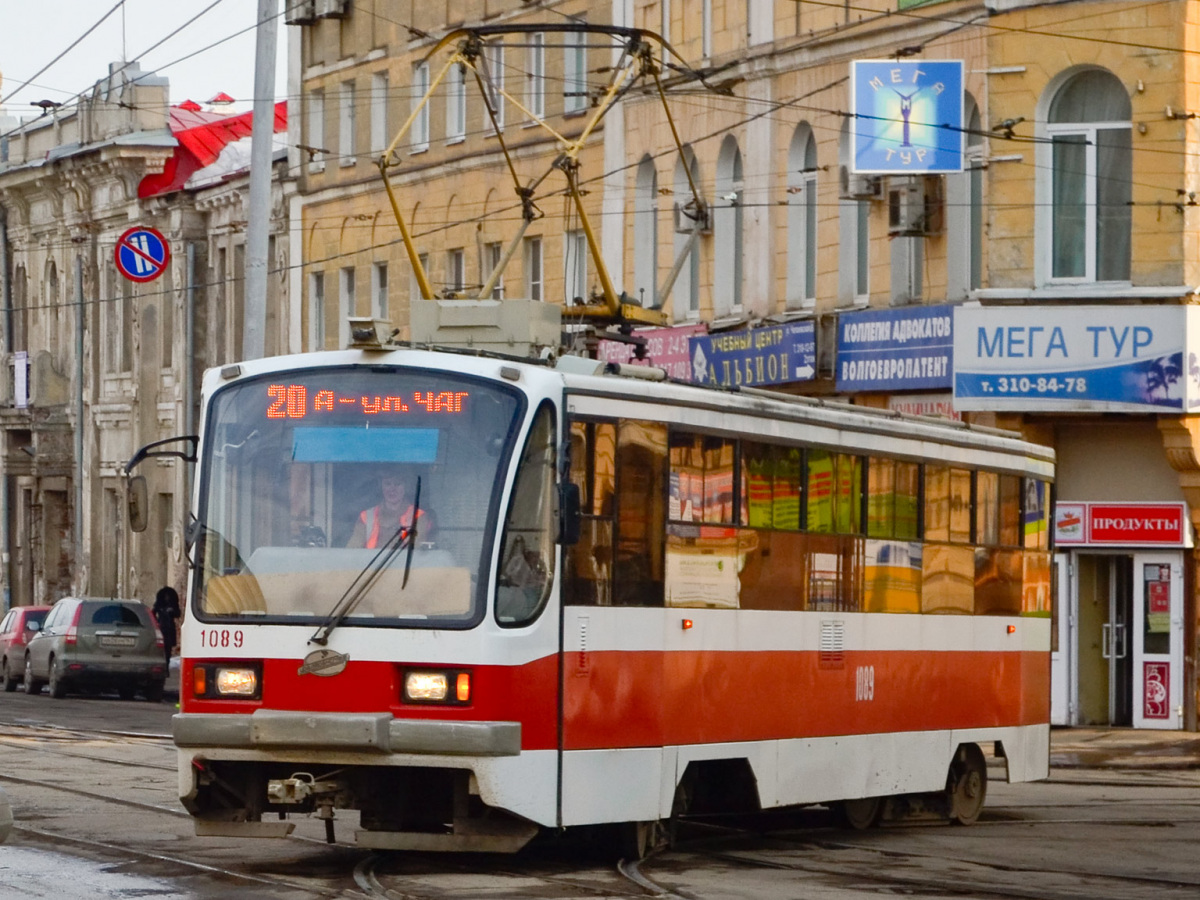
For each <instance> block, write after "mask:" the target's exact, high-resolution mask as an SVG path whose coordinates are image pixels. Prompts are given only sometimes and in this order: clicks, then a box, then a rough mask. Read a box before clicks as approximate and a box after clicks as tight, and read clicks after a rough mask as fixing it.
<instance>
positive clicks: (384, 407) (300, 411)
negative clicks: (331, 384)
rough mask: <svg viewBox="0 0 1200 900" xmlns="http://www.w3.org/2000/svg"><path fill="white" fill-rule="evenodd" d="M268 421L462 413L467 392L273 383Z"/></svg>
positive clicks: (268, 389)
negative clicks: (352, 390) (362, 390)
mask: <svg viewBox="0 0 1200 900" xmlns="http://www.w3.org/2000/svg"><path fill="white" fill-rule="evenodd" d="M267 396H268V397H269V398H270V403H269V404H268V406H267V410H266V416H267V418H268V419H305V418H308V417H310V416H312V417H320V414H321V413H328V412H334V411H335V410H337V411H342V412H354V411H356V410H357V411H358V412H360V413H362V414H363V415H364V416H379V415H388V414H392V415H395V414H400V415H403V414H404V413H408V412H418V413H420V412H425V413H461V412H462V411H463V404H464V403H465V402H466V399H467V397H468V396H469V392H468V391H433V390H429V391H408V392H403V393H398V394H386V395H385V394H370V395H369V394H347V393H339V392H338V391H334V390H328V389H315V390H314V389H310V388H309V387H307V386H305V385H303V384H272V385H269V386H268V387H267Z"/></svg>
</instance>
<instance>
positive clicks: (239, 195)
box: [0, 64, 291, 605]
mask: <svg viewBox="0 0 1200 900" xmlns="http://www.w3.org/2000/svg"><path fill="white" fill-rule="evenodd" d="M180 116H184V118H183V119H180V118H179V117H180ZM187 116H192V118H191V119H188V118H186V117H187ZM223 118H224V117H222V116H220V115H217V114H215V113H209V114H200V117H199V118H196V117H195V116H194V115H193V114H192V113H191V112H190V111H188V110H183V111H182V112H181V111H180V109H179V108H173V107H171V106H170V104H169V101H168V83H167V80H166V79H165V78H162V77H159V76H156V75H154V74H153V73H146V72H142V71H141V70H140V69H138V67H137V66H136V64H134V65H123V64H113V66H112V67H111V69H110V74H109V75H108V76H107V77H106V78H104V79H102V80H101V81H99V82H98V83H97V84H96V85H95V86H94V88H93V89H92V90H91V91H89V92H87V93H85V94H84V95H83V96H82V97H81V98H80V99H79V100H78V102H77V103H75V104H73V105H71V106H63V107H60V108H58V109H55V110H54V111H52V112H51V113H49V114H47V115H46V116H43V117H40V118H38V119H34V120H32V121H27V122H24V123H21V124H20V125H19V126H17V127H16V128H15V129H13V130H11V131H10V132H8V133H7V134H6V135H5V137H4V139H3V145H2V146H0V217H2V218H0V227H2V230H0V258H2V259H3V264H2V266H0V281H2V285H3V311H4V314H3V352H4V361H5V365H4V368H3V378H2V384H3V389H2V392H0V396H2V398H3V400H2V402H0V507H2V508H3V510H4V512H3V515H2V516H0V550H2V553H3V557H2V558H3V585H4V590H5V601H6V603H7V604H8V605H28V604H35V603H53V602H54V601H56V600H58V599H59V598H61V597H64V596H67V595H80V594H90V595H102V596H120V597H133V598H139V599H142V600H144V601H150V600H152V598H153V597H154V594H155V592H156V590H157V589H158V588H160V587H162V586H163V585H165V584H171V585H174V586H175V587H176V588H177V589H179V590H180V591H181V592H182V590H183V588H184V586H185V584H186V580H187V561H186V556H185V543H186V541H185V531H186V526H187V514H188V508H189V489H190V486H191V480H192V471H191V467H190V466H189V465H186V464H184V463H183V462H182V461H180V460H178V459H161V460H153V461H151V462H150V463H147V464H145V465H143V466H142V474H146V475H147V476H148V480H149V485H150V498H151V507H150V510H149V528H148V530H147V531H146V532H145V533H143V534H133V533H131V532H130V530H129V527H128V521H127V514H126V474H125V471H124V467H125V464H126V463H127V462H128V460H129V459H130V457H131V456H133V454H134V452H135V451H136V450H137V449H138V448H139V447H141V446H142V445H144V444H147V443H150V442H152V441H157V440H163V439H166V438H171V437H175V436H178V435H185V434H189V433H190V434H194V433H195V432H196V430H197V427H198V422H197V404H198V393H199V384H200V378H201V375H202V373H203V371H204V369H205V368H207V367H209V366H212V365H221V364H224V363H226V362H229V361H231V360H233V359H236V358H238V357H239V356H240V354H241V347H240V335H241V332H242V321H241V316H242V308H243V306H242V302H243V299H244V298H243V295H242V294H243V292H242V284H243V279H242V274H241V266H242V260H243V257H244V248H245V227H246V218H247V216H246V208H245V195H246V193H247V174H246V167H245V165H244V164H242V165H239V164H238V161H237V159H236V157H224V156H223V157H222V158H221V159H220V160H212V161H211V162H212V165H211V166H208V165H207V163H208V162H210V161H208V160H201V161H197V160H196V159H194V158H189V160H188V161H187V162H186V163H185V162H184V161H182V160H181V159H180V158H179V155H180V153H181V149H182V148H183V145H184V144H186V141H185V140H181V139H180V138H179V137H178V136H177V135H179V134H180V133H181V131H183V130H184V126H185V125H186V126H188V127H196V126H203V125H204V123H213V122H220V121H222V119H223ZM181 122H182V123H183V124H181ZM226 137H227V138H229V139H230V142H232V137H233V136H232V134H230V135H226ZM227 149H228V148H227ZM189 163H190V164H194V166H193V167H194V168H195V169H196V171H195V172H193V173H192V174H194V175H195V176H196V178H195V179H189V178H188V176H187V174H186V173H184V172H183V169H182V168H181V167H182V166H184V165H186V164H189ZM277 173H278V175H279V176H280V177H279V178H277V180H276V182H275V186H274V198H273V206H274V210H273V213H274V214H273V218H272V233H273V236H272V238H271V246H272V248H273V251H274V256H273V264H272V269H273V276H272V282H271V291H270V294H269V304H268V305H269V312H268V326H269V327H268V329H267V346H268V350H269V352H280V351H281V350H286V347H287V341H288V333H287V326H286V323H287V321H288V305H287V280H286V273H287V269H288V259H289V257H288V253H289V250H290V244H289V241H288V239H287V212H288V198H287V194H288V192H289V191H290V184H291V182H289V181H288V180H287V179H286V176H285V170H284V163H283V162H282V161H281V162H280V164H279V165H278V167H277ZM173 178H175V181H173V180H172V179H173ZM134 226H139V227H148V228H153V229H156V230H157V231H158V232H159V233H161V234H162V235H163V237H164V238H165V239H166V241H167V242H168V244H169V247H170V257H169V260H167V261H166V263H165V265H164V266H163V267H162V268H163V271H162V273H161V274H159V275H158V276H157V277H155V278H154V279H153V280H145V281H142V282H138V281H134V280H130V279H129V278H126V277H124V276H123V275H122V274H121V273H120V272H119V271H118V268H117V265H116V258H115V250H116V248H117V244H118V241H119V240H120V238H121V237H122V235H123V234H125V233H126V231H127V230H129V229H130V228H132V227H134ZM178 446H179V447H180V449H183V445H178Z"/></svg>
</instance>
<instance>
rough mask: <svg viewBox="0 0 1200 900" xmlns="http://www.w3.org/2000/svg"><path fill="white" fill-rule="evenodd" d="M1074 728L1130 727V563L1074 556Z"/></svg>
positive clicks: (1106, 557)
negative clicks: (1076, 707) (1076, 691)
mask: <svg viewBox="0 0 1200 900" xmlns="http://www.w3.org/2000/svg"><path fill="white" fill-rule="evenodd" d="M1075 564H1076V567H1077V573H1078V574H1077V576H1076V577H1077V582H1076V583H1077V584H1078V604H1079V607H1078V626H1077V630H1076V634H1077V635H1078V646H1079V654H1078V657H1077V659H1078V686H1079V710H1078V713H1079V715H1078V724H1080V725H1125V726H1128V725H1132V724H1133V664H1132V662H1133V659H1132V638H1133V627H1132V626H1133V557H1131V556H1124V555H1120V556H1109V555H1104V556H1101V555H1098V554H1088V553H1080V554H1079V555H1078V556H1076V557H1075Z"/></svg>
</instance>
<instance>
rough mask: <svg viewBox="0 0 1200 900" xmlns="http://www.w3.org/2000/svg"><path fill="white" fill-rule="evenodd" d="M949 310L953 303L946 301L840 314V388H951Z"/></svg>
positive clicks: (951, 312) (881, 389)
mask: <svg viewBox="0 0 1200 900" xmlns="http://www.w3.org/2000/svg"><path fill="white" fill-rule="evenodd" d="M953 312H954V307H953V306H949V305H944V306H917V307H906V308H901V309H878V310H867V311H865V312H855V313H842V315H841V316H839V317H838V345H837V389H838V391H840V392H843V393H845V392H850V391H891V390H905V391H914V390H923V389H930V390H937V389H945V388H948V387H950V386H951V384H952V383H953V381H952V378H951V362H952V360H953V358H954V357H953V352H954V337H953V328H952V326H953Z"/></svg>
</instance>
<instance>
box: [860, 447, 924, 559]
mask: <svg viewBox="0 0 1200 900" xmlns="http://www.w3.org/2000/svg"><path fill="white" fill-rule="evenodd" d="M920 471H921V470H920V467H919V466H918V465H917V464H916V463H909V462H900V461H898V460H894V459H887V458H884V457H880V456H872V457H870V458H869V459H868V460H867V537H875V538H893V539H896V540H904V541H912V540H916V539H917V537H918V536H919V534H920V531H919V521H918V514H917V513H918V505H917V500H918V497H919V494H918V485H919V483H920Z"/></svg>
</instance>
